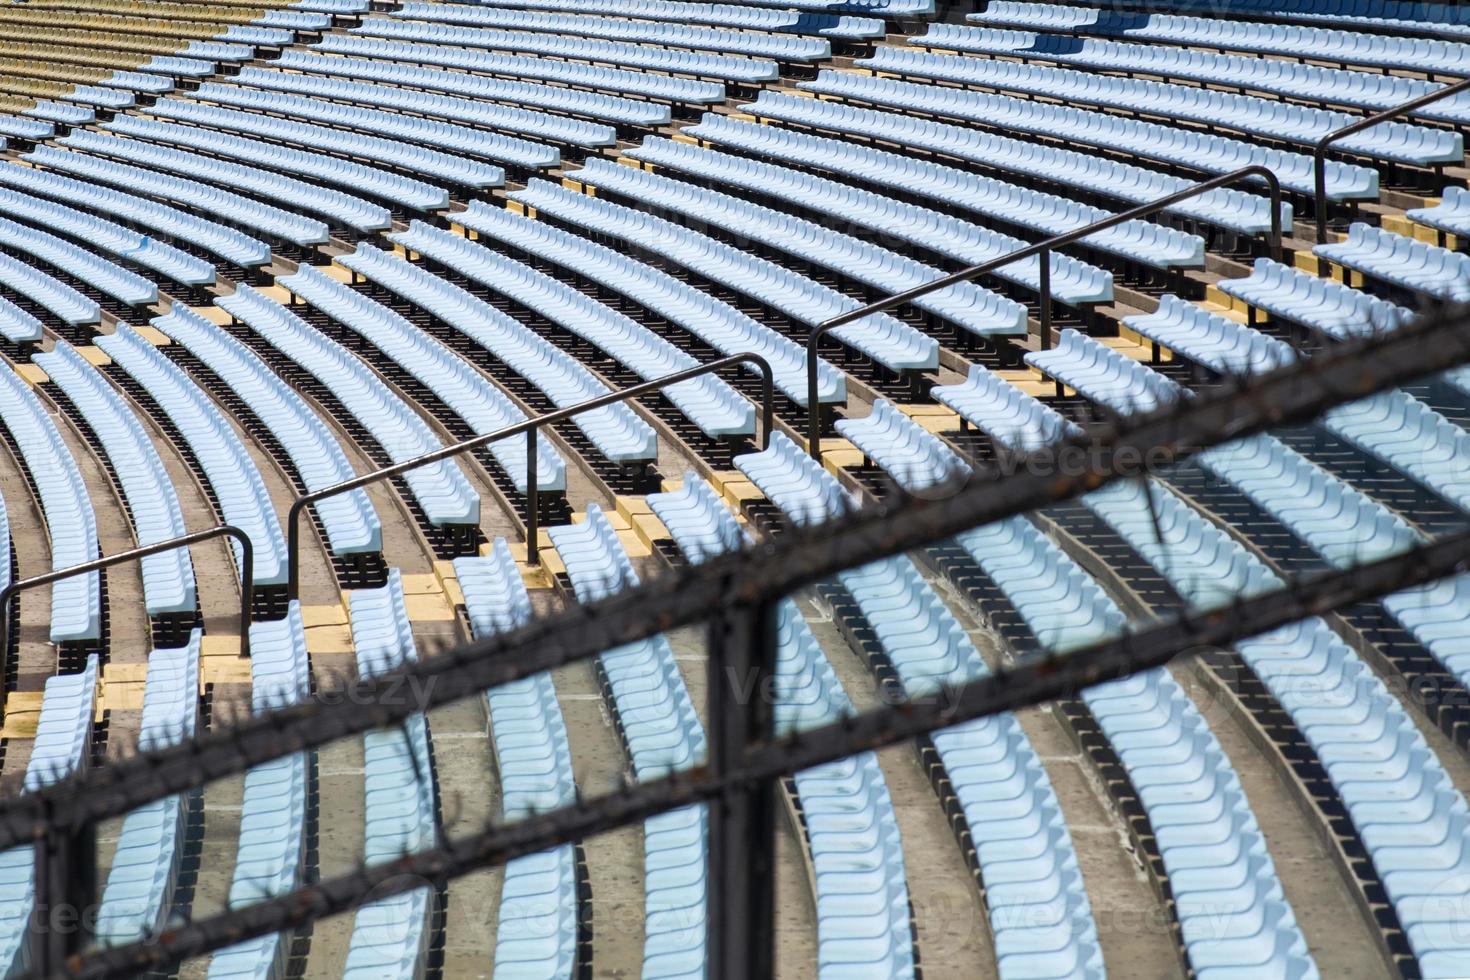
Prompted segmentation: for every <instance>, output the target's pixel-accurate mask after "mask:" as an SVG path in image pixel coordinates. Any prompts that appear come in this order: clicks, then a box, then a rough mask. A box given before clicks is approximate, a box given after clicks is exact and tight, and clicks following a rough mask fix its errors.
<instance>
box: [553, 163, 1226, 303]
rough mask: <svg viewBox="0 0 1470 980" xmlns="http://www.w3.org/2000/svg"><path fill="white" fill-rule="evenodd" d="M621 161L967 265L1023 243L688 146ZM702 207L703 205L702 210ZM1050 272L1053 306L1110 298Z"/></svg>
mask: <svg viewBox="0 0 1470 980" xmlns="http://www.w3.org/2000/svg"><path fill="white" fill-rule="evenodd" d="M627 155H628V156H629V157H632V158H633V159H635V160H641V161H643V162H645V163H649V164H654V165H656V166H657V167H658V168H659V169H660V170H673V171H678V172H680V173H684V174H689V175H691V176H694V177H696V178H699V179H705V180H709V179H718V180H719V181H720V182H721V183H722V184H728V185H730V187H731V189H732V190H734V191H750V192H753V193H755V194H764V195H770V196H772V197H776V198H780V199H782V200H784V201H787V202H790V203H791V204H794V205H796V206H798V207H801V208H806V209H810V210H812V211H815V212H817V213H819V214H822V215H827V216H830V217H833V218H840V219H844V220H847V221H851V222H852V223H854V224H856V225H861V226H865V227H867V228H869V229H872V230H873V231H874V232H877V233H878V234H880V235H883V236H885V237H887V238H892V239H896V240H899V241H907V242H909V243H911V244H914V245H917V246H919V247H920V248H923V249H928V250H930V251H935V252H939V253H941V254H944V255H947V256H949V257H950V258H953V259H955V260H956V261H959V262H963V263H966V264H971V265H978V264H979V263H981V262H983V261H987V260H989V259H991V258H997V257H999V256H1002V255H1005V254H1006V253H1007V252H1012V251H1019V250H1020V249H1022V248H1025V247H1026V245H1027V244H1029V243H1027V242H1024V241H1022V240H1021V239H1019V238H1014V237H1012V236H1010V235H1003V234H1000V233H999V232H995V231H992V230H990V229H989V228H986V227H984V226H982V225H977V224H973V223H971V222H968V221H961V220H960V219H957V218H954V217H951V216H949V215H945V214H941V213H939V212H937V211H931V210H929V209H927V208H921V207H918V206H916V205H912V204H908V203H905V202H902V201H897V200H894V199H892V198H889V197H885V196H883V195H881V194H874V193H872V192H871V191H866V190H862V189H859V188H856V187H849V186H847V185H846V184H840V183H838V182H836V181H830V180H824V179H823V178H820V177H813V176H812V175H810V174H804V173H798V172H795V171H790V170H784V169H782V168H780V167H773V166H770V165H768V164H763V163H756V162H754V161H751V160H747V159H745V158H743V157H733V156H729V155H727V154H724V153H716V152H714V151H712V150H706V149H702V148H700V147H696V146H691V145H689V144H688V143H676V142H674V141H673V140H666V139H662V138H659V137H650V138H648V139H646V140H644V141H643V144H642V145H641V146H638V147H636V148H634V149H632V150H629V151H628V154H627ZM589 169H590V168H589ZM573 179H577V178H576V177H573ZM594 183H595V181H594ZM728 196H729V197H731V198H733V200H732V202H731V204H732V206H738V205H734V201H738V200H739V199H740V195H738V194H736V195H728ZM708 207H710V206H709V205H706V208H708ZM752 212H753V213H759V214H762V215H764V214H765V213H766V211H765V209H759V210H758V211H757V210H756V209H752ZM1181 237H1187V236H1181ZM1198 251H1199V255H1200V262H1203V255H1204V243H1203V242H1202V241H1201V242H1199V248H1198ZM879 254H881V253H879ZM1182 258H1183V261H1182V262H1181V263H1180V264H1192V260H1190V259H1188V258H1186V257H1182ZM1166 264H1167V263H1166ZM1051 266H1052V268H1051V276H1052V278H1051V291H1052V296H1053V297H1054V298H1056V299H1057V300H1059V301H1061V302H1064V303H1073V304H1077V305H1083V304H1088V303H1100V302H1104V301H1106V300H1108V299H1111V298H1112V295H1113V277H1112V275H1111V274H1110V273H1107V272H1104V271H1103V270H1101V269H1098V268H1096V267H1094V266H1091V265H1089V264H1087V263H1085V262H1080V261H1078V260H1076V259H1072V258H1069V257H1067V256H1064V255H1056V254H1053V255H1052V261H1051ZM1040 270H1041V266H1040V262H1039V260H1035V259H1025V260H1023V261H1020V262H1016V263H1012V264H1011V265H1007V266H1003V267H1002V268H1001V269H999V270H998V271H997V272H996V275H997V276H998V277H1000V278H1002V279H1007V280H1009V281H1011V282H1014V283H1017V284H1018V285H1021V286H1024V287H1025V288H1027V289H1032V290H1036V291H1038V292H1039V291H1040V279H1039V274H1040Z"/></svg>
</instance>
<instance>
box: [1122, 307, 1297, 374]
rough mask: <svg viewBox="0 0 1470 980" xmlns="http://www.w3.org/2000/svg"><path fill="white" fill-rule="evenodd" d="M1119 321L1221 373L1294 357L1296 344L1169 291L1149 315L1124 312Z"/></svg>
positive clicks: (1263, 367) (1256, 369)
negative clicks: (1125, 313)
mask: <svg viewBox="0 0 1470 980" xmlns="http://www.w3.org/2000/svg"><path fill="white" fill-rule="evenodd" d="M1122 323H1123V325H1124V326H1125V327H1127V328H1128V329H1129V330H1132V331H1133V332H1134V333H1136V334H1138V335H1140V336H1142V337H1146V338H1147V339H1149V340H1151V341H1153V342H1154V343H1155V344H1157V345H1158V346H1160V347H1164V348H1167V349H1169V350H1171V351H1175V352H1176V353H1179V354H1183V355H1184V356H1185V357H1187V358H1189V359H1190V360H1191V361H1194V362H1195V363H1196V364H1203V365H1204V366H1205V367H1207V368H1209V369H1210V370H1211V371H1214V372H1215V373H1216V374H1219V375H1222V376H1225V375H1245V376H1250V375H1253V374H1265V373H1267V372H1269V371H1274V370H1276V369H1277V368H1281V367H1285V366H1286V365H1288V364H1292V363H1294V362H1295V361H1296V360H1297V352H1296V348H1294V347H1292V346H1291V345H1290V344H1287V343H1285V342H1284V341H1281V340H1277V339H1276V338H1274V337H1268V336H1266V335H1265V334H1263V333H1261V332H1260V331H1258V330H1255V329H1253V328H1251V327H1248V326H1244V325H1243V324H1239V323H1236V322H1235V321H1234V320H1231V319H1230V318H1228V317H1224V316H1220V315H1219V314H1215V313H1210V312H1209V311H1207V310H1205V309H1204V308H1202V307H1200V306H1196V305H1195V304H1193V303H1191V302H1189V301H1188V300H1186V299H1181V298H1179V297H1178V296H1175V295H1173V294H1172V293H1169V294H1166V295H1164V296H1161V297H1159V307H1158V309H1157V310H1155V311H1154V312H1153V313H1146V314H1136V315H1133V316H1126V317H1124V318H1123V320H1122Z"/></svg>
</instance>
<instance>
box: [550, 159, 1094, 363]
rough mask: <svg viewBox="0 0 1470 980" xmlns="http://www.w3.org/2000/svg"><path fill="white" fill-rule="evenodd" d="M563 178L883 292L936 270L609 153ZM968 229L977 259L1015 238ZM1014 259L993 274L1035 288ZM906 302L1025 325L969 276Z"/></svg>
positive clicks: (1089, 292) (975, 322) (1067, 279)
mask: <svg viewBox="0 0 1470 980" xmlns="http://www.w3.org/2000/svg"><path fill="white" fill-rule="evenodd" d="M567 179H569V180H574V181H577V182H578V183H581V184H583V185H584V186H587V187H591V188H594V189H595V190H596V191H597V192H598V193H599V194H600V195H601V194H615V195H617V196H619V197H621V198H624V199H626V200H629V201H635V202H637V203H638V204H639V205H641V206H643V207H647V208H653V209H657V210H659V211H664V212H667V213H670V214H676V215H681V216H683V217H684V218H686V219H688V218H693V219H695V220H698V221H700V222H701V223H703V224H705V225H708V226H710V227H713V228H717V229H720V230H721V231H723V232H724V233H725V234H727V235H733V236H739V237H740V238H742V239H744V238H749V239H753V240H755V241H758V242H760V243H761V244H762V245H764V246H766V247H769V248H775V249H779V250H780V251H782V252H785V253H786V254H788V255H791V256H793V257H794V258H796V259H797V260H798V261H801V262H805V263H808V264H811V265H814V266H819V267H822V268H826V269H828V270H830V271H831V272H833V273H835V274H837V275H841V276H845V277H847V278H851V279H854V280H856V281H858V282H861V283H863V284H864V285H866V286H868V287H869V288H871V289H873V290H876V291H878V292H880V293H882V294H884V295H887V294H890V293H896V292H902V291H903V290H905V289H910V288H913V287H915V286H918V285H921V284H923V283H926V282H929V281H931V280H933V279H938V278H939V277H940V276H941V275H942V272H941V271H940V270H938V269H935V268H933V267H932V266H929V265H925V264H924V263H922V262H918V261H915V260H914V259H910V258H907V257H905V256H903V255H899V254H898V253H896V252H893V251H890V250H889V249H886V248H882V247H881V246H878V245H874V244H872V243H871V242H866V241H863V240H862V239H860V238H857V237H855V236H852V235H847V234H843V233H841V232H837V231H832V230H830V229H827V228H824V227H822V226H821V225H818V224H816V223H815V222H810V221H804V220H801V219H799V218H796V217H793V216H791V215H789V214H784V213H782V212H780V211H777V210H775V209H774V208H766V207H761V206H760V205H756V204H751V203H750V202H749V201H747V200H745V199H743V198H740V197H737V196H735V195H731V194H724V193H721V192H719V191H711V190H707V189H705V188H702V187H695V186H694V185H692V184H684V183H681V182H679V181H676V180H672V179H670V178H668V177H663V176H660V175H658V174H653V173H649V172H647V171H643V170H634V169H633V168H632V167H626V166H623V165H621V164H617V163H613V162H611V161H608V160H600V159H589V160H587V161H586V164H585V165H584V167H583V169H581V170H576V171H571V172H569V173H568V174H567ZM855 193H857V192H855ZM851 217H852V218H853V219H854V220H859V221H860V220H862V218H863V217H864V215H863V214H862V213H861V212H858V213H856V214H853V215H852V216H851ZM887 227H891V226H889V225H885V228H887ZM967 230H968V229H967ZM973 234H974V235H975V239H972V240H971V241H970V242H968V243H967V244H968V245H969V249H967V253H968V255H967V257H974V256H979V257H980V258H979V259H978V261H984V260H988V259H991V258H997V257H999V256H1001V255H1004V254H1006V253H1007V252H1010V251H1013V250H1014V249H1015V248H1016V247H1018V246H1019V245H1020V244H1021V243H1020V242H1018V241H1017V240H1016V239H1012V238H1009V236H1003V235H996V234H994V233H991V232H989V231H988V230H986V229H978V228H977V229H974V230H973ZM976 239H978V240H976ZM935 244H936V245H937V244H938V243H935ZM1013 265H1014V266H1020V268H1019V269H1015V268H1013V266H1012V265H1008V266H1004V267H1002V268H1001V269H999V270H997V272H996V275H998V276H1001V277H1003V278H1006V279H1008V280H1010V281H1012V282H1018V283H1019V284H1021V285H1024V286H1026V287H1027V288H1031V289H1036V288H1038V284H1039V282H1040V278H1039V277H1040V269H1039V266H1038V263H1037V262H1036V261H1034V260H1032V261H1029V262H1018V263H1014V264H1013ZM1053 265H1054V266H1056V267H1057V268H1056V269H1055V270H1054V271H1055V272H1056V273H1057V286H1056V291H1057V293H1059V294H1060V295H1061V296H1062V297H1063V298H1065V299H1066V300H1067V301H1069V302H1072V301H1076V302H1100V301H1102V300H1104V299H1110V298H1111V297H1112V289H1111V287H1112V283H1111V277H1106V276H1105V274H1100V275H1099V276H1098V277H1096V278H1093V279H1091V280H1089V278H1087V277H1085V276H1083V275H1079V274H1078V273H1079V272H1081V271H1082V269H1081V264H1080V263H1077V262H1076V260H1074V259H1070V258H1067V257H1065V256H1054V257H1053ZM1092 271H1094V272H1095V271H1096V270H1092ZM1097 279H1102V280H1103V282H1099V281H1097ZM1104 283H1105V285H1104ZM913 305H914V306H916V307H918V308H919V309H922V310H924V311H925V312H927V313H931V314H933V315H934V316H936V317H941V318H943V319H945V320H947V321H950V322H952V323H954V324H955V325H956V326H958V327H961V328H963V329H965V330H968V331H969V332H971V333H974V334H977V335H980V336H984V335H986V334H990V333H1020V332H1023V331H1024V329H1025V319H1026V311H1025V308H1024V307H1023V306H1021V304H1019V303H1016V302H1014V301H1011V300H1008V299H1005V298H1004V297H1001V296H998V295H996V294H994V293H991V292H990V291H989V290H986V289H982V288H981V287H979V286H976V285H975V284H973V283H960V284H957V285H954V286H947V287H945V288H944V289H940V290H936V291H934V292H932V293H929V294H928V295H926V296H923V297H920V298H919V299H916V300H914V301H913Z"/></svg>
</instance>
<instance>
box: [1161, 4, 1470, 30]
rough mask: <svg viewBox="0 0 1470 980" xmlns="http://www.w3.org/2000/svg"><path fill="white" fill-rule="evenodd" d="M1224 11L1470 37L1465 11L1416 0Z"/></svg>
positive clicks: (1192, 7) (1206, 9)
mask: <svg viewBox="0 0 1470 980" xmlns="http://www.w3.org/2000/svg"><path fill="white" fill-rule="evenodd" d="M1150 6H1152V7H1154V8H1162V9H1171V10H1180V11H1196V12H1200V13H1211V14H1216V15H1218V14H1219V13H1221V12H1222V8H1221V7H1220V6H1219V5H1218V4H1217V3H1212V2H1206V0H1154V2H1152V3H1151V4H1150ZM1223 12H1228V13H1229V14H1234V15H1239V14H1246V15H1257V16H1266V17H1271V18H1278V17H1279V18H1285V19H1287V20H1291V21H1307V22H1311V21H1326V22H1330V23H1333V24H1337V25H1340V26H1349V25H1350V26H1352V27H1354V28H1358V29H1372V28H1377V27H1385V28H1392V29H1394V30H1398V31H1405V32H1409V33H1421V32H1422V33H1429V34H1465V35H1470V14H1467V11H1466V10H1465V9H1464V8H1462V7H1460V6H1458V5H1456V4H1449V3H1423V2H1417V0H1280V2H1278V0H1231V2H1230V6H1229V7H1226V8H1223Z"/></svg>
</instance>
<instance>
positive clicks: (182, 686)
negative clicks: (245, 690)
mask: <svg viewBox="0 0 1470 980" xmlns="http://www.w3.org/2000/svg"><path fill="white" fill-rule="evenodd" d="M199 640H200V632H199V630H197V629H196V630H194V631H192V632H191V633H190V635H189V642H188V643H187V644H186V645H185V646H182V647H178V648H175V649H154V650H152V651H150V652H149V654H148V672H147V675H146V677H145V679H144V682H143V718H142V724H141V727H140V728H139V730H138V751H139V752H150V751H154V750H157V749H163V748H167V747H168V746H170V745H177V744H179V743H180V742H184V741H187V740H189V739H192V738H194V737H195V734H196V732H197V730H198V727H199ZM189 809H190V806H189V796H188V795H187V794H176V795H173V796H167V797H164V798H163V799H161V800H156V801H154V802H153V803H149V804H148V805H146V806H143V807H140V808H139V809H136V810H133V811H132V812H131V813H129V814H128V815H127V816H125V817H124V818H123V823H122V831H121V833H119V835H118V838H117V850H116V851H114V852H113V858H112V866H111V868H110V869H109V870H108V872H107V884H106V885H105V886H104V888H103V889H102V901H101V903H100V904H99V905H98V908H97V926H96V936H97V942H98V944H99V945H102V946H125V945H127V944H129V943H134V942H137V941H139V940H141V939H144V938H146V937H149V936H154V935H157V934H158V933H159V932H161V931H163V929H164V927H165V924H166V923H167V922H168V921H169V919H170V918H171V916H172V913H173V911H174V894H175V889H176V888H177V887H178V883H179V880H178V879H179V871H180V868H181V866H182V864H183V859H184V835H185V831H186V827H187V821H188V816H189Z"/></svg>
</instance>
